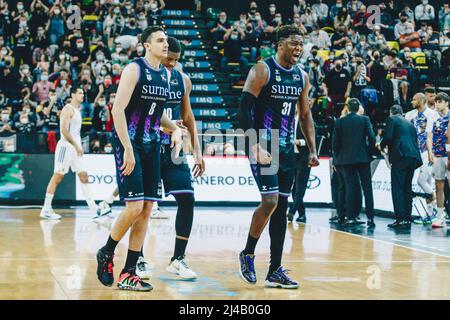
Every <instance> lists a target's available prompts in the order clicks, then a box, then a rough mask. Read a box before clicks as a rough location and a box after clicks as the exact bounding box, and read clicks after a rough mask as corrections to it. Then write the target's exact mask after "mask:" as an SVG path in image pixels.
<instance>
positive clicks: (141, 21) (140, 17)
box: [137, 11, 148, 30]
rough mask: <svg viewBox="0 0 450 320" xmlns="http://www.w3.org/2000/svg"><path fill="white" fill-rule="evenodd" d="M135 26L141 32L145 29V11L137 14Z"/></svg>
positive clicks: (146, 22)
mask: <svg viewBox="0 0 450 320" xmlns="http://www.w3.org/2000/svg"><path fill="white" fill-rule="evenodd" d="M137 24H138V27H139V28H140V29H141V30H145V28H147V27H148V21H147V17H146V15H145V11H141V12H139V15H138V16H137Z"/></svg>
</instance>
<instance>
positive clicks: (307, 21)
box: [300, 7, 318, 32]
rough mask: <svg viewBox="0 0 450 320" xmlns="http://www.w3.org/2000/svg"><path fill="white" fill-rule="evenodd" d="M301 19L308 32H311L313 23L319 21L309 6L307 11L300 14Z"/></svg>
mask: <svg viewBox="0 0 450 320" xmlns="http://www.w3.org/2000/svg"><path fill="white" fill-rule="evenodd" d="M300 21H301V22H302V23H303V25H304V26H305V27H306V30H308V32H311V31H312V27H313V25H314V24H315V23H318V22H317V15H316V13H315V12H313V11H312V10H311V8H310V7H307V8H306V11H305V13H304V14H302V15H301V16H300Z"/></svg>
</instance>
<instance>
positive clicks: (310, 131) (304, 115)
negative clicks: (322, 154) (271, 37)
mask: <svg viewBox="0 0 450 320" xmlns="http://www.w3.org/2000/svg"><path fill="white" fill-rule="evenodd" d="M309 88H310V84H309V77H308V75H306V74H305V87H304V89H303V91H302V93H301V95H300V97H299V99H298V101H297V108H298V115H299V123H301V129H302V133H303V135H304V137H305V140H306V144H307V145H308V148H309V166H311V167H317V166H318V165H319V158H318V157H317V150H316V138H315V137H316V132H315V129H314V120H313V118H312V114H311V110H310V108H309V100H308V93H309Z"/></svg>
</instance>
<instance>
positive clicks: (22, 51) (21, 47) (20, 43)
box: [14, 16, 32, 65]
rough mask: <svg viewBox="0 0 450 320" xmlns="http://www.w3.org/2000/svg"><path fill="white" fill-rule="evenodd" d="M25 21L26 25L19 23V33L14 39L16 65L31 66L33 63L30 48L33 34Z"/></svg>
mask: <svg viewBox="0 0 450 320" xmlns="http://www.w3.org/2000/svg"><path fill="white" fill-rule="evenodd" d="M21 19H22V16H21ZM19 21H21V20H19ZM24 21H25V24H22V23H21V22H19V28H18V32H17V33H16V35H15V38H14V42H15V48H14V61H15V64H16V65H20V64H22V63H26V64H31V62H32V61H31V50H29V46H30V44H31V34H30V32H29V31H28V26H27V21H26V20H24Z"/></svg>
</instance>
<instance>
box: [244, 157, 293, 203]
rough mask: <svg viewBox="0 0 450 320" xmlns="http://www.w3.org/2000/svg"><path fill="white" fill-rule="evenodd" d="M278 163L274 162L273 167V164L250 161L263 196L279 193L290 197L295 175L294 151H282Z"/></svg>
mask: <svg viewBox="0 0 450 320" xmlns="http://www.w3.org/2000/svg"><path fill="white" fill-rule="evenodd" d="M277 163H278V165H277ZM277 163H275V162H274V163H273V164H272V167H271V165H261V164H259V163H250V169H251V170H252V174H253V177H254V178H255V182H256V184H257V186H258V189H259V193H260V194H261V195H262V196H265V195H271V194H278V195H279V196H281V197H289V195H290V194H291V191H292V183H293V181H294V176H295V155H294V152H292V154H288V155H286V154H284V153H280V156H279V161H278V162H277ZM269 168H270V169H269ZM273 168H275V169H273Z"/></svg>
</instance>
